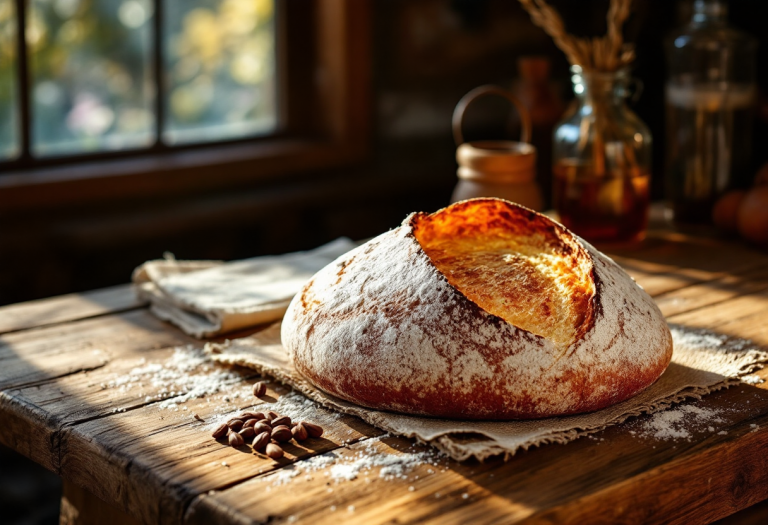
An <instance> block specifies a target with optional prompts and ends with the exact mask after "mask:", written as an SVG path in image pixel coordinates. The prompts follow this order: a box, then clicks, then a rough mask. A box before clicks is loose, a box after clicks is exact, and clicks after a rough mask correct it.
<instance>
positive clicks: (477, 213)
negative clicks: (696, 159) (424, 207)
mask: <svg viewBox="0 0 768 525" xmlns="http://www.w3.org/2000/svg"><path fill="white" fill-rule="evenodd" d="M282 341H283V345H284V346H285V347H286V348H288V349H289V350H290V351H291V352H292V355H293V359H294V363H295V366H296V368H297V370H298V371H299V372H301V373H302V374H303V375H304V376H306V378H307V379H308V380H309V381H311V382H312V383H313V384H314V385H315V386H317V387H318V388H320V389H322V390H324V391H325V392H327V393H329V394H332V395H335V396H338V397H340V398H342V399H345V400H347V401H350V402H353V403H356V404H359V405H363V406H367V407H370V408H375V409H380V410H391V411H395V412H403V413H407V414H415V415H425V416H435V417H445V418H457V419H497V420H503V419H532V418H542V417H550V416H557V415H567V414H576V413H581V412H589V411H593V410H598V409H600V408H604V407H606V406H609V405H613V404H615V403H618V402H620V401H623V400H625V399H627V398H629V397H631V396H633V395H635V394H637V393H639V392H640V391H642V390H644V389H645V388H647V387H648V386H650V385H651V384H652V383H653V382H654V381H656V379H658V377H659V376H660V375H661V374H662V372H663V371H664V370H665V369H666V367H667V365H668V364H669V362H670V359H671V357H672V337H671V334H670V332H669V329H668V327H667V324H666V322H665V321H664V317H663V316H662V315H661V312H660V311H659V309H658V308H657V307H656V304H655V303H654V302H653V300H652V299H651V298H650V296H648V294H647V293H645V292H644V291H643V290H642V289H641V288H640V287H639V286H637V284H635V282H634V281H633V280H632V279H631V278H630V277H629V276H628V275H627V274H626V273H625V272H624V271H623V270H622V269H621V268H619V266H618V265H617V264H616V263H614V262H613V261H612V260H611V259H609V258H608V257H606V256H605V255H603V254H602V253H600V252H599V251H597V250H596V249H595V248H594V247H592V246H591V245H589V244H588V243H586V242H584V241H583V240H581V239H579V238H577V237H576V236H574V235H573V234H572V233H571V232H569V231H568V230H566V229H565V228H564V227H562V226H561V225H559V224H557V223H556V222H554V221H552V220H550V219H548V218H547V217H545V216H543V215H540V214H538V213H536V212H534V211H531V210H528V209H526V208H523V207H521V206H517V205H515V204H512V203H509V202H506V201H502V200H498V199H472V200H469V201H463V202H460V203H456V204H454V205H452V206H450V207H448V208H445V209H443V210H440V211H438V212H436V213H434V214H431V215H427V214H423V213H415V214H412V215H410V216H409V217H407V218H406V219H405V221H403V224H402V225H401V226H400V227H398V228H396V229H394V230H391V231H389V232H387V233H385V234H383V235H380V236H379V237H376V238H375V239H373V240H371V241H369V242H367V243H366V244H364V245H362V246H360V247H358V248H356V249H355V250H352V251H351V252H349V253H347V254H346V255H344V256H342V257H340V258H339V259H337V260H336V261H334V262H333V263H331V264H330V265H328V266H326V267H325V268H324V269H322V270H321V271H320V272H318V273H317V274H316V275H315V276H314V277H313V278H312V280H311V281H310V282H309V283H307V285H306V286H305V287H304V289H303V290H302V291H301V293H299V294H298V295H296V297H295V298H294V299H293V301H292V303H291V305H290V306H289V307H288V311H287V313H286V315H285V319H284V320H283V326H282Z"/></svg>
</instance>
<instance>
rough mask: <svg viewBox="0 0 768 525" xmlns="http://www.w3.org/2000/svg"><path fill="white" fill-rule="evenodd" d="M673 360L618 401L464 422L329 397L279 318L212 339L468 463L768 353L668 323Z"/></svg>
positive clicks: (562, 435) (320, 396)
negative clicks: (303, 364)
mask: <svg viewBox="0 0 768 525" xmlns="http://www.w3.org/2000/svg"><path fill="white" fill-rule="evenodd" d="M670 328H671V331H672V339H673V342H674V354H673V356H672V362H671V363H670V365H669V367H668V368H667V370H666V371H665V372H664V373H663V374H662V375H661V377H660V378H659V379H658V380H657V381H656V382H655V383H654V384H652V385H651V386H650V387H648V389H647V390H644V391H643V392H641V393H639V394H638V395H636V396H634V397H631V398H629V399H627V400H626V401H622V402H621V403H618V404H616V405H613V406H610V407H607V408H604V409H602V410H598V411H596V412H590V413H587V414H578V415H574V416H563V417H551V418H546V419H532V420H518V421H458V420H448V419H438V418H429V417H423V416H409V415H405V414H397V413H394V412H384V411H381V410H374V409H370V408H366V407H362V406H359V405H356V404H354V403H350V402H348V401H344V400H343V399H339V398H337V397H334V396H331V395H329V394H326V393H325V392H323V391H322V390H320V389H318V388H316V387H315V386H314V385H312V384H311V383H310V382H309V381H307V380H306V379H305V378H304V377H303V376H302V375H301V374H300V373H299V372H298V371H297V370H296V369H295V368H294V366H293V359H292V358H291V356H290V355H289V353H288V351H287V350H286V349H285V348H283V346H282V345H281V344H280V323H276V324H274V325H272V326H270V327H268V328H266V329H265V330H262V331H261V332H258V333H256V334H254V335H253V336H251V337H245V338H242V339H234V340H232V341H228V342H227V343H224V344H213V343H212V344H208V345H206V350H207V351H208V353H209V354H210V356H211V358H212V359H213V360H214V361H217V362H220V363H223V364H228V365H238V366H244V367H247V368H251V369H253V370H256V371H258V372H260V373H263V374H267V375H270V376H272V377H274V378H275V379H276V380H278V381H280V382H282V383H285V384H287V385H289V386H291V387H293V388H294V389H296V390H297V391H299V392H301V393H302V394H304V395H305V396H307V397H308V398H310V399H312V400H313V401H315V402H317V403H318V404H319V405H322V407H324V408H321V407H318V408H317V410H318V411H323V410H325V409H330V410H333V411H336V412H342V413H345V414H351V415H354V416H357V417H359V418H360V419H362V420H363V421H365V422H367V423H370V424H371V425H373V426H375V427H378V428H380V429H382V430H384V431H386V432H389V433H390V434H392V435H395V436H404V437H409V438H416V439H418V440H419V441H422V442H424V443H429V444H430V445H432V446H434V447H436V448H437V449H439V450H441V451H443V452H445V453H446V454H448V455H449V456H450V457H451V458H453V459H455V460H457V461H462V460H466V459H469V458H472V457H474V458H476V459H478V460H481V461H482V460H484V459H486V458H489V457H492V456H497V455H503V456H505V458H506V457H510V456H512V455H514V454H515V453H516V452H517V451H519V450H526V449H528V448H530V447H533V446H539V445H543V444H547V443H567V442H569V441H573V440H574V439H577V438H579V437H581V436H586V435H589V434H593V433H595V432H599V431H601V430H603V429H605V428H607V427H609V426H613V425H617V424H619V423H622V422H624V421H625V420H627V419H628V418H630V417H632V416H638V415H641V414H650V413H654V412H658V411H661V410H665V409H667V408H669V407H670V406H672V405H673V404H675V403H679V402H681V401H684V400H686V399H700V398H701V397H702V396H704V395H706V394H708V393H710V392H714V391H716V390H720V389H722V388H728V387H730V386H733V385H737V384H740V383H741V381H740V379H739V378H740V377H743V376H745V375H746V374H750V373H752V372H753V371H755V370H757V369H759V368H762V366H763V363H765V362H768V352H767V351H765V349H761V348H758V347H757V346H756V345H754V344H753V343H751V342H750V341H747V340H744V339H739V338H734V337H727V336H725V335H721V334H716V333H713V332H708V331H703V330H696V329H691V328H686V327H683V326H678V325H670Z"/></svg>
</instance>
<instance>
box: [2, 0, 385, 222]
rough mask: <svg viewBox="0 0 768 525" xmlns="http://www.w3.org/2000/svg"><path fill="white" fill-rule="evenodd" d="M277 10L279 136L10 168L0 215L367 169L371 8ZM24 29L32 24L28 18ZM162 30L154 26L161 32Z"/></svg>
mask: <svg viewBox="0 0 768 525" xmlns="http://www.w3.org/2000/svg"><path fill="white" fill-rule="evenodd" d="M22 1H23V0H22ZM17 5H18V3H17ZM276 7H277V9H278V12H277V16H276V24H277V27H276V35H277V38H278V42H277V46H276V47H277V57H276V59H277V63H278V64H279V66H278V67H277V72H278V79H277V82H278V86H279V91H280V96H279V97H278V99H279V102H278V103H279V105H280V106H279V108H278V115H279V119H278V120H279V127H278V131H277V132H276V133H275V134H273V135H270V136H267V137H254V138H244V139H238V140H232V141H227V142H216V143H209V144H205V145H200V144H185V145H179V146H172V147H171V146H164V145H157V144H156V145H155V147H152V148H150V149H142V150H130V151H125V152H108V153H97V154H89V155H87V156H85V155H78V156H76V157H75V156H73V157H60V158H55V159H54V158H51V159H35V162H34V163H31V162H29V159H22V160H21V161H18V162H10V163H4V164H3V166H2V171H3V172H0V214H4V213H5V212H13V211H20V210H33V209H36V208H43V207H44V208H51V207H57V206H70V205H80V204H87V203H93V202H102V203H103V202H109V201H115V200H122V199H130V198H146V197H162V196H168V195H179V194H184V193H199V192H204V191H210V190H217V189H223V188H227V187H236V186H243V185H251V186H252V185H253V184H258V183H260V182H263V181H273V180H276V179H281V178H283V179H284V178H286V177H288V176H290V174H297V173H301V172H307V171H311V170H322V169H327V168H331V167H338V166H342V165H348V164H352V163H356V162H360V161H362V160H363V159H365V158H366V157H367V156H368V154H369V150H370V144H369V142H370V111H371V110H370V57H371V49H370V48H371V43H370V36H371V35H370V0H304V1H301V2H299V1H288V0H276ZM161 16H162V15H161ZM19 22H20V23H23V22H24V15H23V14H21V13H20V14H19ZM161 22H162V21H161V20H159V17H155V24H158V23H161ZM22 39H23V35H22V36H20V37H19V38H18V39H17V40H18V42H19V44H20V43H21V42H22V41H23V40H22ZM17 45H18V44H17ZM156 47H157V46H156ZM21 55H22V53H19V56H20V58H21ZM157 58H158V53H155V60H157ZM24 62H25V61H24ZM20 69H21V71H22V72H24V71H25V70H26V67H25V66H24V65H22V67H21V68H20ZM28 96H29V93H28V92H21V93H20V103H21V106H22V108H21V111H20V113H19V117H20V118H21V120H22V122H21V125H22V126H29V114H28V108H29V104H28V102H29V101H28ZM158 98H160V97H158ZM157 107H158V106H157V104H156V108H157ZM23 136H26V137H28V136H29V134H28V133H25V134H24V135H23ZM158 136H159V133H158ZM26 151H29V149H26Z"/></svg>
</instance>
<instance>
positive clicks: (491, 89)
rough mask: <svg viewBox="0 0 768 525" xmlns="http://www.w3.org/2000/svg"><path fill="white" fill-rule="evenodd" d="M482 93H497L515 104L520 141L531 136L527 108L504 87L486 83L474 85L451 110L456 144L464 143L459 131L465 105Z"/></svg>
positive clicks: (524, 140) (482, 94)
mask: <svg viewBox="0 0 768 525" xmlns="http://www.w3.org/2000/svg"><path fill="white" fill-rule="evenodd" d="M484 95H498V96H500V97H504V98H506V99H507V100H509V101H510V102H512V105H514V106H515V109H517V112H518V114H519V115H520V121H521V122H522V128H523V129H522V132H521V134H520V142H528V141H529V140H530V138H531V116H530V115H529V114H528V110H527V109H525V106H523V104H522V103H521V102H520V101H519V100H518V99H517V97H515V96H514V95H513V94H512V93H511V92H509V91H507V90H506V89H503V88H500V87H499V86H494V85H492V84H486V85H485V86H480V87H476V88H475V89H473V90H472V91H470V92H469V93H467V94H466V95H464V96H463V97H461V100H459V103H458V104H456V109H454V110H453V140H455V141H456V145H457V146H460V145H461V144H463V143H464V135H463V134H462V133H461V126H462V124H463V123H464V112H465V111H466V110H467V106H469V104H470V103H471V102H473V101H474V100H475V99H477V98H480V97H482V96H484Z"/></svg>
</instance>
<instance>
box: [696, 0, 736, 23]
mask: <svg viewBox="0 0 768 525" xmlns="http://www.w3.org/2000/svg"><path fill="white" fill-rule="evenodd" d="M727 22H728V5H727V4H726V3H725V2H722V1H721V0H696V2H695V3H694V4H693V18H691V24H692V25H694V26H708V25H722V24H726V23H727Z"/></svg>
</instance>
